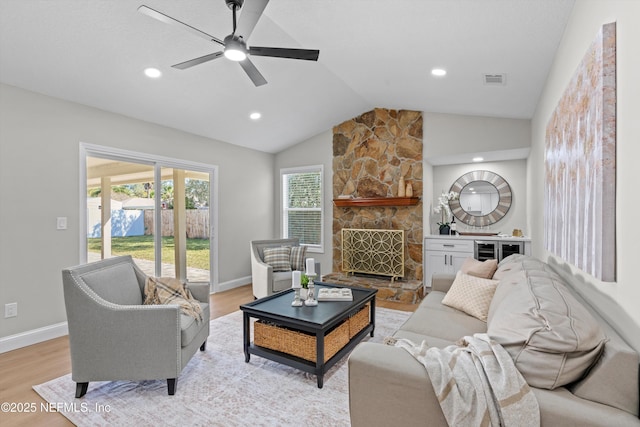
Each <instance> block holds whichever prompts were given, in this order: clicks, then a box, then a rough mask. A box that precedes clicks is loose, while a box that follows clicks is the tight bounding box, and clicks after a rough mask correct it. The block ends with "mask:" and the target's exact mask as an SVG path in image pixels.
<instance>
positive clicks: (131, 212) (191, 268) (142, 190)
mask: <svg viewBox="0 0 640 427" xmlns="http://www.w3.org/2000/svg"><path fill="white" fill-rule="evenodd" d="M83 149H84V155H83V156H81V158H82V159H84V163H85V167H84V172H85V175H86V179H85V180H84V181H85V185H84V188H83V190H84V191H83V195H84V197H85V201H86V214H85V219H86V221H85V222H86V235H85V241H84V245H83V246H85V248H84V250H86V252H85V253H86V260H87V261H89V262H91V261H94V260H99V259H104V258H109V257H112V256H119V255H131V256H132V257H133V258H134V260H135V262H136V264H137V265H138V266H139V267H140V268H141V269H142V270H143V271H144V272H145V273H146V274H147V275H150V276H163V277H176V278H180V279H183V280H187V281H189V282H209V283H212V284H214V283H216V280H215V279H216V277H217V275H215V274H212V272H214V265H215V264H216V262H215V261H216V259H215V251H214V248H215V244H213V245H212V242H214V241H215V240H214V239H212V234H213V231H214V225H215V217H216V216H215V215H214V214H215V211H214V209H215V205H214V204H213V203H212V202H213V200H215V194H214V192H213V186H212V185H211V184H212V182H213V179H214V176H215V167H214V166H208V165H201V164H194V163H189V162H182V161H178V160H174V159H166V158H157V157H156V158H154V157H153V156H147V155H142V154H139V153H131V152H124V151H121V150H114V149H109V148H105V147H97V146H88V145H84V146H83Z"/></svg>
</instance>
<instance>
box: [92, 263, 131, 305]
mask: <svg viewBox="0 0 640 427" xmlns="http://www.w3.org/2000/svg"><path fill="white" fill-rule="evenodd" d="M82 280H83V281H84V283H86V284H87V286H89V287H90V288H91V289H92V290H93V291H94V292H95V293H96V294H98V296H99V297H100V298H103V299H104V300H106V301H109V302H111V303H114V304H121V305H139V304H142V290H141V289H140V284H139V283H138V279H137V277H136V273H135V271H134V270H133V265H131V264H129V263H122V264H115V265H111V266H107V267H104V268H101V269H100V270H94V271H90V272H88V273H84V274H82Z"/></svg>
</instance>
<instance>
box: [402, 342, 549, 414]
mask: <svg viewBox="0 0 640 427" xmlns="http://www.w3.org/2000/svg"><path fill="white" fill-rule="evenodd" d="M395 346H397V347H401V348H403V349H405V350H406V351H408V352H409V353H410V354H411V355H412V356H414V357H415V358H416V359H417V360H418V361H419V362H420V363H422V364H423V365H424V366H425V368H426V369H427V373H428V374H429V378H430V379H431V383H432V385H433V389H434V391H435V393H436V396H437V398H438V401H439V402H440V407H441V408H442V412H443V413H444V415H445V417H446V419H447V422H448V423H449V425H450V426H456V427H458V426H473V427H476V426H506V427H510V426H524V425H526V426H539V425H540V410H539V407H538V401H537V400H536V398H535V396H534V394H533V392H532V391H531V389H530V388H529V385H528V384H527V382H526V381H525V380H524V378H523V377H522V375H521V374H520V372H518V370H517V369H516V367H515V364H514V363H513V360H512V359H511V356H510V355H509V353H507V351H506V350H505V349H504V348H503V347H502V346H501V345H500V344H498V343H496V342H495V341H492V340H491V339H490V338H489V337H488V335H487V334H475V335H474V336H472V337H469V336H467V337H464V338H462V339H461V340H460V341H459V342H458V343H456V345H450V346H448V347H446V348H444V349H439V348H428V347H427V344H426V342H425V341H423V342H422V344H421V345H420V346H417V345H416V344H414V343H413V342H411V341H409V340H407V339H397V340H396V341H395Z"/></svg>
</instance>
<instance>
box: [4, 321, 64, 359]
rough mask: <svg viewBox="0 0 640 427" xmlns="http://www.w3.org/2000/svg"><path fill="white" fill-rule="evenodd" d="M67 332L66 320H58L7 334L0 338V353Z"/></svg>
mask: <svg viewBox="0 0 640 427" xmlns="http://www.w3.org/2000/svg"><path fill="white" fill-rule="evenodd" d="M68 334H69V328H68V326H67V322H60V323H56V324H54V325H49V326H45V327H43V328H38V329H32V330H30V331H26V332H21V333H19V334H15V335H9V336H8V337H3V338H0V353H6V352H7V351H11V350H17V349H19V348H22V347H26V346H29V345H33V344H38V343H40V342H42V341H47V340H51V339H53V338H58V337H62V336H64V335H68Z"/></svg>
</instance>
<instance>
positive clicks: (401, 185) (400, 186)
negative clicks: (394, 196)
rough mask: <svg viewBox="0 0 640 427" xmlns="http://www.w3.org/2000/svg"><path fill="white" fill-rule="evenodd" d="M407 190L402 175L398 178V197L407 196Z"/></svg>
mask: <svg viewBox="0 0 640 427" xmlns="http://www.w3.org/2000/svg"><path fill="white" fill-rule="evenodd" d="M406 191H407V190H406V188H405V186H404V176H401V177H400V179H399V180H398V197H405V196H406V194H407V193H406Z"/></svg>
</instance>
